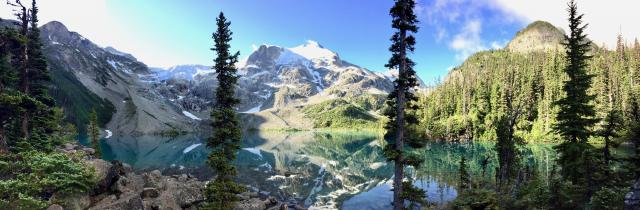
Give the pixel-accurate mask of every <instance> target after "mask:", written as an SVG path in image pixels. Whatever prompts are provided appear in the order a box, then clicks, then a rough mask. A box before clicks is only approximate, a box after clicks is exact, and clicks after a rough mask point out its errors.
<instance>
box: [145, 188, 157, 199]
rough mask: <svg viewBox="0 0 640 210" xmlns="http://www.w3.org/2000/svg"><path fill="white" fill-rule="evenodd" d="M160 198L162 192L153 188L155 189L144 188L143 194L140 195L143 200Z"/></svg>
mask: <svg viewBox="0 0 640 210" xmlns="http://www.w3.org/2000/svg"><path fill="white" fill-rule="evenodd" d="M158 196H160V192H158V189H156V188H153V187H147V188H144V189H143V190H142V193H140V197H142V198H143V199H145V198H157V197H158Z"/></svg>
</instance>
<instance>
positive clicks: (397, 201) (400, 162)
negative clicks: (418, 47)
mask: <svg viewBox="0 0 640 210" xmlns="http://www.w3.org/2000/svg"><path fill="white" fill-rule="evenodd" d="M401 18H402V19H404V18H405V17H401ZM406 36H407V32H406V30H404V29H401V30H400V49H401V51H400V58H401V59H402V61H401V63H400V67H399V68H398V80H399V81H403V80H404V79H406V78H404V76H405V71H406V67H407V60H406V58H405V57H406V42H405V38H406ZM405 89H406V87H405V84H404V82H399V83H398V97H397V98H396V103H397V107H396V126H397V127H396V145H395V149H396V151H398V156H397V157H396V158H395V173H394V180H393V185H394V186H393V207H394V209H395V210H402V209H403V208H404V199H403V198H402V192H403V189H402V180H403V178H404V154H403V153H404V124H405V123H404V108H405V103H406V102H405V95H404V93H405Z"/></svg>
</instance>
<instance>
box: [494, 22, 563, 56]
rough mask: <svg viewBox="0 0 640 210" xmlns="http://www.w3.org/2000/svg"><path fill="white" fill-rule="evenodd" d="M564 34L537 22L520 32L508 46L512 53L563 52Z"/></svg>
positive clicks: (551, 26)
mask: <svg viewBox="0 0 640 210" xmlns="http://www.w3.org/2000/svg"><path fill="white" fill-rule="evenodd" d="M564 35H565V34H564V32H563V31H562V30H561V29H558V28H556V27H555V26H553V25H551V23H548V22H544V21H536V22H533V23H531V24H529V26H527V28H525V29H523V30H521V31H519V32H518V33H517V34H516V37H515V38H513V40H511V41H510V42H509V44H507V47H506V49H507V50H509V51H511V52H519V53H529V52H535V51H554V50H563V49H564V47H563V46H562V44H561V43H562V41H563V40H564Z"/></svg>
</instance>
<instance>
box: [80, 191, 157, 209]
mask: <svg viewBox="0 0 640 210" xmlns="http://www.w3.org/2000/svg"><path fill="white" fill-rule="evenodd" d="M120 209H127V210H142V209H144V205H143V203H142V198H141V197H140V195H139V194H135V193H127V194H122V195H120V197H119V198H118V197H117V196H115V195H112V196H109V197H107V198H105V199H102V200H101V201H99V202H98V203H97V204H96V205H94V206H93V207H91V208H89V210H120Z"/></svg>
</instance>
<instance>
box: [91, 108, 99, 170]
mask: <svg viewBox="0 0 640 210" xmlns="http://www.w3.org/2000/svg"><path fill="white" fill-rule="evenodd" d="M89 137H90V139H91V146H92V147H93V149H94V150H95V153H94V154H93V155H94V156H95V157H97V158H100V157H102V148H101V146H100V128H99V125H98V114H97V113H96V110H95V109H93V110H92V111H91V115H90V116H89Z"/></svg>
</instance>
